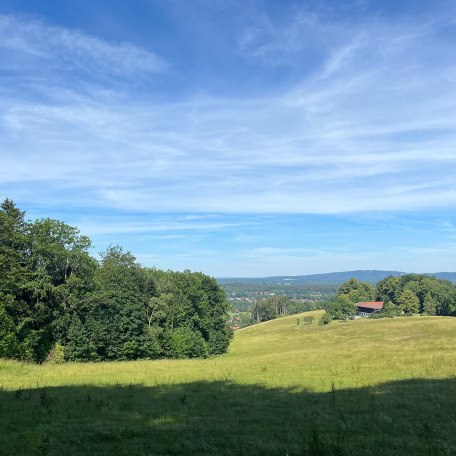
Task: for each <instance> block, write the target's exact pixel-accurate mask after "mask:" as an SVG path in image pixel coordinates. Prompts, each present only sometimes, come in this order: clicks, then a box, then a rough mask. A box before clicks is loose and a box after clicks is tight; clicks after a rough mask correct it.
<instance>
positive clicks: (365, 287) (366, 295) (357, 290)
mask: <svg viewBox="0 0 456 456" xmlns="http://www.w3.org/2000/svg"><path fill="white" fill-rule="evenodd" d="M337 296H346V297H348V298H349V300H350V301H351V302H352V303H356V302H362V301H372V300H373V299H374V297H375V288H374V287H373V286H372V285H371V284H370V283H368V282H360V281H358V280H356V279H350V280H348V281H347V282H345V283H343V284H342V285H341V286H340V288H339V291H338V292H337Z"/></svg>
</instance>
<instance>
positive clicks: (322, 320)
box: [318, 312, 332, 326]
mask: <svg viewBox="0 0 456 456" xmlns="http://www.w3.org/2000/svg"><path fill="white" fill-rule="evenodd" d="M331 320H332V317H331V315H330V314H329V313H328V312H325V313H324V314H323V315H322V316H321V318H320V321H319V322H318V324H319V325H321V326H323V325H328V324H329V323H331Z"/></svg>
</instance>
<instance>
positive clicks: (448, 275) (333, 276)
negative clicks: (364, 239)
mask: <svg viewBox="0 0 456 456" xmlns="http://www.w3.org/2000/svg"><path fill="white" fill-rule="evenodd" d="M405 274H408V273H406V272H400V271H379V270H358V271H344V272H329V273H326V274H309V275H301V276H273V277H257V278H249V277H245V278H243V277H237V278H235V277H233V278H218V279H217V282H218V283H220V284H221V285H223V284H228V283H286V282H289V283H296V284H298V283H335V284H342V283H344V282H346V281H347V280H349V279H352V278H354V279H357V280H359V281H362V282H369V283H372V284H375V283H377V282H379V281H380V280H383V279H385V278H386V277H388V276H398V277H400V276H403V275H405ZM425 275H429V276H433V277H436V278H437V279H445V280H450V281H451V282H456V272H436V273H425Z"/></svg>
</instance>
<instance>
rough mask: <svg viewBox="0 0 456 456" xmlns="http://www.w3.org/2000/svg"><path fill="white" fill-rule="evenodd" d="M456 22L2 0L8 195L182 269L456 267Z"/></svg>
mask: <svg viewBox="0 0 456 456" xmlns="http://www.w3.org/2000/svg"><path fill="white" fill-rule="evenodd" d="M454 17H456V5H455V4H454V2H452V1H433V2H429V1H419V0H415V1H400V2H398V1H368V0H357V1H355V0H353V1H346V2H340V1H330V0H328V1H286V2H284V1H278V0H277V1H272V0H271V1H266V0H263V1H260V0H243V1H237V0H188V1H184V0H181V1H179V0H169V1H166V0H160V1H159V0H132V1H129V2H125V1H123V0H122V1H121V0H91V1H89V0H65V1H61V0H47V1H45V2H43V1H38V0H34V1H32V0H28V1H26V0H23V1H19V0H2V2H1V3H0V163H1V166H0V196H1V197H2V199H3V198H5V197H9V198H12V199H13V200H14V201H15V202H16V203H17V204H18V205H19V207H21V208H22V209H23V210H26V211H27V214H28V216H29V217H30V218H36V217H47V216H50V217H53V218H58V219H60V220H64V221H66V222H67V223H69V224H73V225H77V226H78V227H79V228H80V230H81V232H82V233H83V234H86V235H88V236H89V237H90V238H91V239H92V240H93V243H94V249H95V251H99V250H102V249H104V248H106V247H107V246H108V245H109V244H111V243H119V244H121V245H123V246H124V247H125V248H126V249H128V250H131V251H132V252H133V253H134V254H135V255H136V256H137V258H138V260H139V261H140V262H141V263H143V264H144V265H147V266H157V267H159V268H165V269H167V268H172V269H179V270H182V269H185V268H189V269H192V270H200V271H203V272H206V273H208V274H211V275H214V276H217V277H223V276H225V277H226V276H251V277H253V276H265V275H282V274H284V275H298V274H310V273H321V272H330V271H343V270H351V269H388V270H402V271H410V272H436V271H445V270H446V271H449V270H451V271H454V270H455V269H456V267H455V263H454V257H455V254H456V216H455V208H456V185H455V183H456V179H455V177H456V129H455V127H456V103H455V100H456V59H455V55H456V54H455V43H456V21H455V19H454Z"/></svg>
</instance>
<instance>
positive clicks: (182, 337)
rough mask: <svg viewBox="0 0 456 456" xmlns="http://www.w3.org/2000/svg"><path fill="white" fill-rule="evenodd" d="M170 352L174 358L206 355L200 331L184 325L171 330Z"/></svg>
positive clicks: (203, 356) (204, 343)
mask: <svg viewBox="0 0 456 456" xmlns="http://www.w3.org/2000/svg"><path fill="white" fill-rule="evenodd" d="M171 352H172V354H173V356H174V357H175V358H205V357H206V356H207V355H208V352H207V345H206V342H205V340H204V339H203V336H202V335H201V333H200V332H198V331H194V330H192V329H190V328H189V327H185V326H183V327H180V328H177V329H174V330H173V331H172V333H171Z"/></svg>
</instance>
